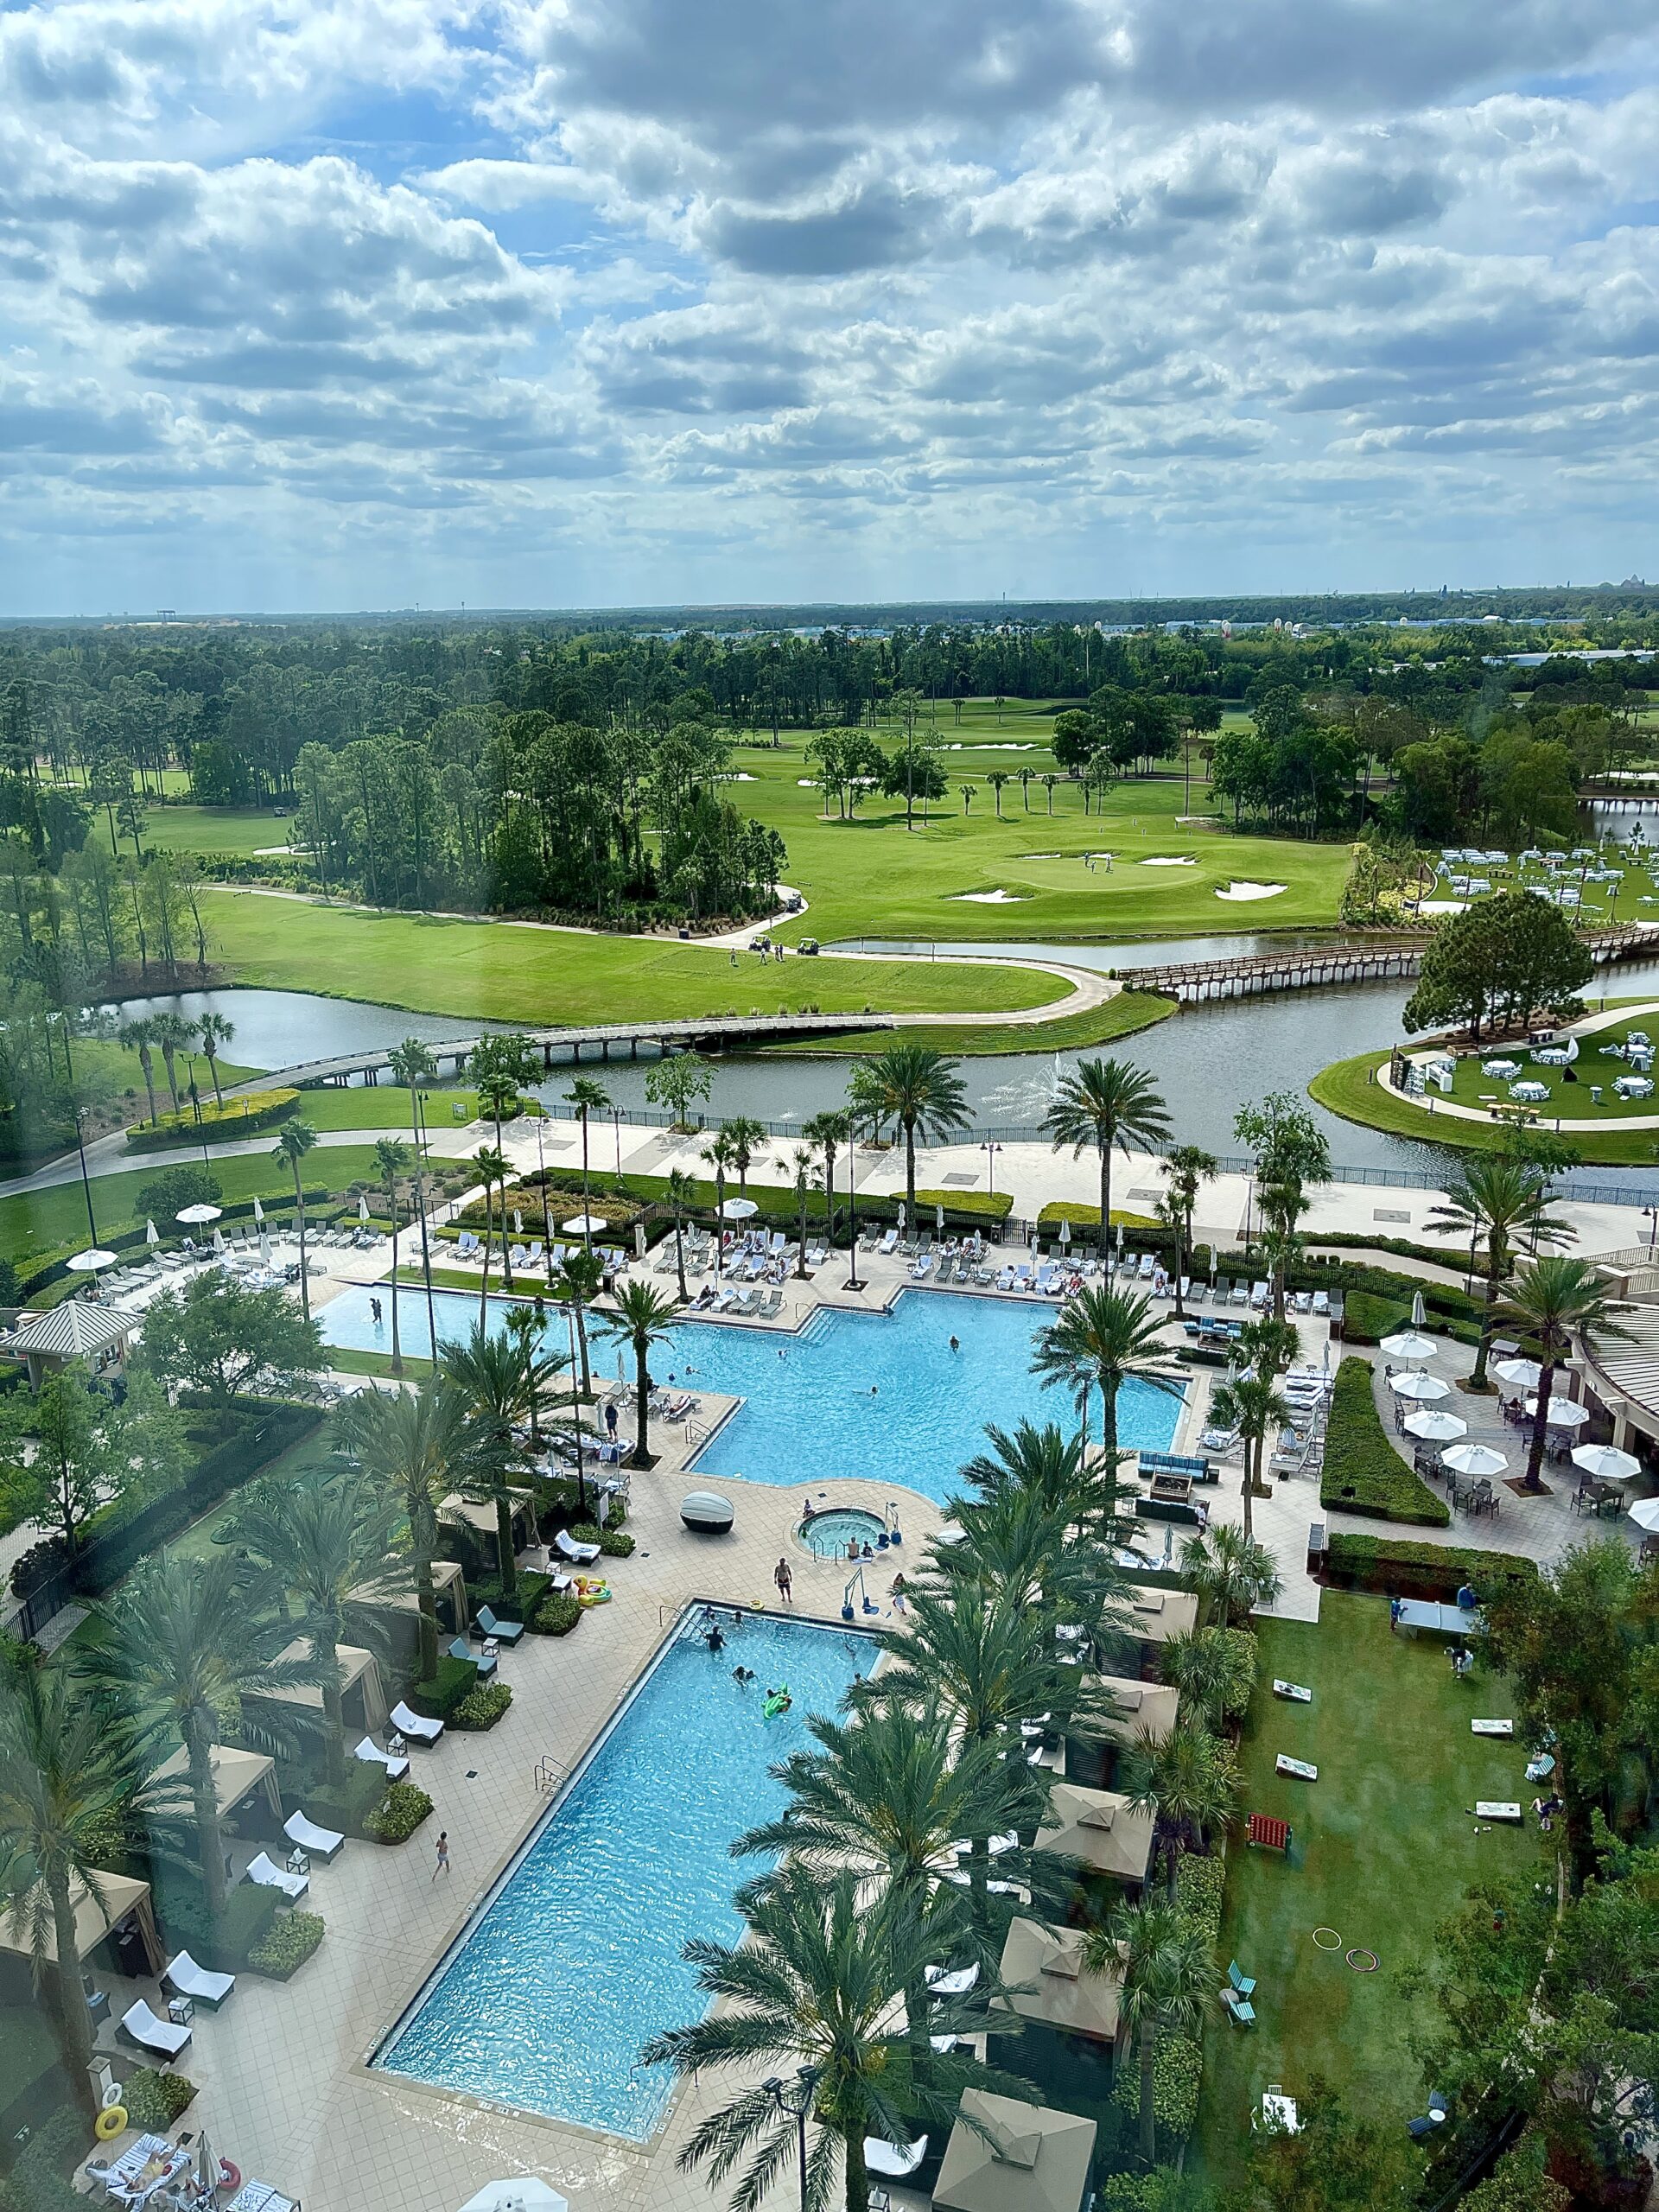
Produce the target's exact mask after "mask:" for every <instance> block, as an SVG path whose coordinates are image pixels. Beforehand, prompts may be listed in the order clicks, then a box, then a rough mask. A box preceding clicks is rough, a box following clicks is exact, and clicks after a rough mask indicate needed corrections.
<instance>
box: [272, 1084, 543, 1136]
mask: <svg viewBox="0 0 1659 2212" xmlns="http://www.w3.org/2000/svg"><path fill="white" fill-rule="evenodd" d="M456 1106H461V1107H464V1108H465V1109H466V1111H465V1113H464V1114H463V1115H462V1116H461V1118H460V1119H459V1120H457V1118H456V1116H455V1115H454V1112H453V1110H452V1109H453V1108H454V1107H456ZM296 1114H297V1116H298V1117H299V1119H300V1120H302V1121H305V1122H310V1124H311V1126H312V1128H314V1129H378V1130H385V1131H389V1132H391V1133H393V1134H401V1135H403V1137H404V1140H405V1141H406V1142H410V1143H412V1142H413V1141H414V1138H413V1133H412V1131H411V1130H410V1122H409V1093H408V1092H407V1091H406V1090H404V1089H402V1088H401V1086H399V1085H396V1084H353V1086H352V1087H351V1088H350V1089H349V1090H340V1089H339V1088H337V1087H336V1086H335V1085H334V1084H319V1085H318V1086H317V1088H316V1089H315V1090H302V1092H301V1093H300V1103H299V1105H298V1107H297V1108H296ZM425 1119H426V1130H427V1135H429V1136H436V1135H437V1133H438V1131H439V1130H440V1129H455V1128H464V1127H465V1126H466V1124H467V1122H475V1121H476V1120H477V1119H478V1093H477V1092H476V1091H475V1090H429V1091H428V1092H427V1093H426V1116H425ZM511 1126H512V1124H511V1123H507V1124H504V1127H511ZM493 1128H494V1124H493V1123H492V1124H491V1129H492V1134H493Z"/></svg>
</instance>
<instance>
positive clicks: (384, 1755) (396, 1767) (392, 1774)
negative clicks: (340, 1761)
mask: <svg viewBox="0 0 1659 2212" xmlns="http://www.w3.org/2000/svg"><path fill="white" fill-rule="evenodd" d="M352 1757H353V1758H354V1759H361V1760H362V1762H363V1764H364V1765H365V1766H383V1767H385V1770H386V1780H387V1781H388V1782H407V1781H408V1779H409V1761H408V1760H407V1759H406V1758H402V1757H400V1756H399V1755H398V1754H397V1752H394V1751H382V1750H381V1748H380V1746H379V1745H378V1744H377V1743H376V1742H375V1740H374V1738H373V1737H372V1736H365V1738H363V1740H362V1742H361V1743H360V1744H359V1745H356V1746H355V1747H354V1749H353V1752H352Z"/></svg>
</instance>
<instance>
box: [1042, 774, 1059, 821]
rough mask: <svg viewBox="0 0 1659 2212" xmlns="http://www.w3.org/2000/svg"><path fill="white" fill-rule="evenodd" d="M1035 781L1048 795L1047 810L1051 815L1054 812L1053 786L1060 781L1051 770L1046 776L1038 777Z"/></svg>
mask: <svg viewBox="0 0 1659 2212" xmlns="http://www.w3.org/2000/svg"><path fill="white" fill-rule="evenodd" d="M1037 780H1038V781H1039V783H1040V784H1041V785H1042V787H1043V789H1044V790H1045V791H1046V792H1047V793H1048V810H1049V812H1050V813H1051V814H1052V813H1053V811H1054V786H1055V785H1056V784H1058V782H1059V780H1060V779H1059V778H1058V776H1057V775H1056V774H1055V773H1054V772H1053V771H1052V769H1051V770H1050V771H1049V772H1048V773H1047V774H1046V775H1045V776H1039V778H1038V779H1037Z"/></svg>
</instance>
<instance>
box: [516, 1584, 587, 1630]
mask: <svg viewBox="0 0 1659 2212" xmlns="http://www.w3.org/2000/svg"><path fill="white" fill-rule="evenodd" d="M581 1622H582V1605H581V1604H580V1602H579V1600H577V1599H575V1598H573V1597H572V1596H571V1595H570V1593H569V1591H568V1590H556V1591H555V1592H553V1595H552V1596H551V1597H550V1598H543V1600H542V1602H541V1604H540V1605H537V1608H536V1611H535V1612H534V1613H533V1614H532V1615H531V1618H530V1619H529V1620H528V1621H527V1622H526V1623H525V1626H526V1627H527V1628H528V1629H529V1630H530V1631H531V1634H532V1635H534V1636H569V1633H570V1631H571V1630H572V1629H573V1628H576V1627H579V1626H580V1625H581Z"/></svg>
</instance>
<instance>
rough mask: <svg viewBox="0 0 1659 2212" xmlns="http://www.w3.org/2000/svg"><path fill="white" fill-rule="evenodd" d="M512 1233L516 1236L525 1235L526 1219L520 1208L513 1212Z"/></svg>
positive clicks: (514, 1209) (516, 1207) (515, 1207)
mask: <svg viewBox="0 0 1659 2212" xmlns="http://www.w3.org/2000/svg"><path fill="white" fill-rule="evenodd" d="M512 1233H513V1235H514V1236H523V1235H524V1214H523V1212H522V1211H521V1210H520V1209H519V1208H518V1206H514V1208H513V1210H512Z"/></svg>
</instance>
